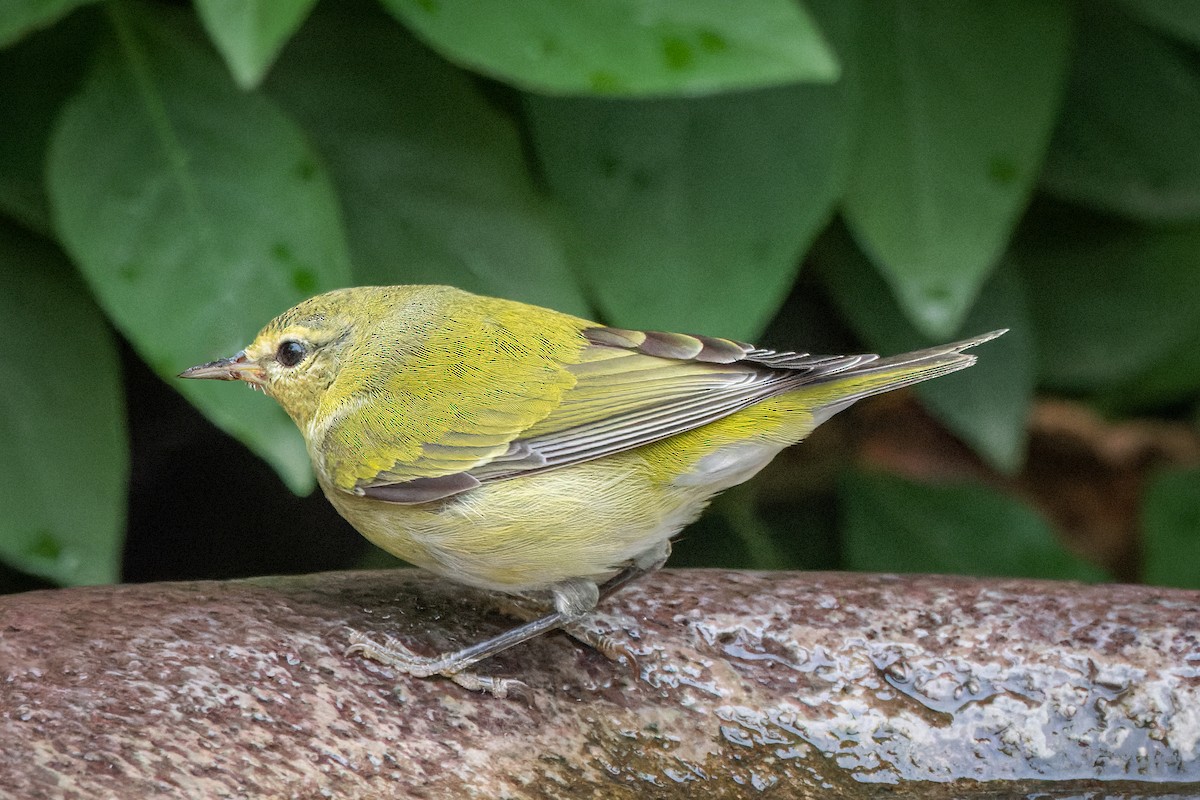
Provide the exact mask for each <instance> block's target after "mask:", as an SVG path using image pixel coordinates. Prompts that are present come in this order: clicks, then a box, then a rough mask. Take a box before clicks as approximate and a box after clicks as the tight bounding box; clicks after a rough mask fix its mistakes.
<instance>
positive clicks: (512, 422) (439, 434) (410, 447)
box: [180, 285, 1005, 696]
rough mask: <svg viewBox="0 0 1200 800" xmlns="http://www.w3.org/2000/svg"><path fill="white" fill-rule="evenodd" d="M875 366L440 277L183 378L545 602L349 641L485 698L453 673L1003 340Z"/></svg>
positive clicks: (449, 571)
mask: <svg viewBox="0 0 1200 800" xmlns="http://www.w3.org/2000/svg"><path fill="white" fill-rule="evenodd" d="M1004 332H1005V331H1004V330H998V331H992V332H989V333H985V334H982V335H980V336H976V337H973V338H969V339H964V340H962V341H958V342H954V343H951V344H946V345H942V346H937V347H930V348H927V349H922V350H916V351H913V352H909V353H905V354H902V355H896V356H891V357H888V358H880V357H879V356H877V355H874V354H856V355H820V356H818V355H809V354H806V353H800V352H788V351H777V350H771V349H766V348H761V347H756V346H754V345H750V344H746V343H743V342H740V341H736V340H734V339H727V338H721V337H716V336H704V335H690V334H680V333H669V332H662V331H644V330H634V329H627V328H620V327H614V326H609V325H604V324H600V323H597V322H593V321H590V320H587V319H583V318H580V317H576V316H573V315H570V314H566V313H561V312H558V311H554V310H552V309H548V308H542V307H539V306H534V305H529V304H526V303H521V302H517V301H513V300H506V299H501V298H494V297H486V296H482V295H477V294H472V293H469V292H466V291H462V290H460V289H456V288H453V287H449V286H436V285H403V286H362V287H352V288H344V289H337V290H334V291H330V292H326V293H324V294H319V295H316V296H314V297H311V298H309V299H307V300H304V301H303V302H301V303H299V304H298V305H296V306H295V307H293V308H291V309H290V310H288V311H285V312H284V313H282V314H280V315H279V316H278V317H276V318H275V319H273V320H271V321H270V322H269V323H267V325H266V326H265V327H264V328H263V329H262V330H261V331H260V332H259V333H258V335H257V336H256V337H255V338H254V340H253V341H252V342H251V343H250V344H249V345H247V346H246V347H245V348H244V349H243V350H241V351H239V352H237V353H235V354H234V355H232V356H229V357H226V358H220V359H217V360H215V361H210V362H208V363H204V364H199V365H197V366H194V367H191V368H189V369H187V370H185V371H183V372H182V373H180V377H182V378H191V379H218V380H240V381H243V382H245V383H246V384H248V385H249V386H250V387H251V388H253V389H256V390H259V391H262V392H264V393H265V394H267V395H270V396H271V397H273V398H274V399H275V400H276V401H277V402H278V403H279V405H280V406H282V407H283V409H284V411H286V412H287V414H288V415H289V416H290V417H291V418H292V420H294V421H295V423H296V425H297V427H298V428H299V430H300V432H301V433H302V434H303V437H304V440H305V443H306V445H307V449H308V454H309V456H310V458H311V461H312V465H313V469H314V472H315V473H316V478H317V482H318V484H319V486H320V488H321V490H322V491H323V492H324V494H325V496H326V497H327V498H328V500H329V502H330V503H332V505H333V506H334V508H335V509H337V511H338V512H339V513H340V514H341V515H342V516H343V517H344V518H345V519H346V520H347V521H348V522H349V523H350V524H351V525H352V526H353V527H354V528H355V529H357V530H358V531H359V532H360V533H361V534H362V535H363V536H365V537H366V538H367V539H368V540H369V541H371V542H372V543H374V544H375V545H377V546H379V547H380V548H382V549H383V550H386V551H387V552H389V553H391V554H392V555H395V556H397V557H399V558H401V559H403V560H405V561H407V562H409V563H411V564H414V565H416V566H418V567H422V568H424V569H426V570H429V571H431V572H433V573H436V574H438V575H441V576H444V577H445V578H448V579H450V580H452V581H457V582H459V583H463V584H467V585H470V586H473V587H477V588H480V589H485V590H490V591H492V592H497V593H500V596H501V597H513V598H530V597H536V598H542V600H541V601H539V602H540V603H541V604H540V605H539V606H537V609H538V610H537V611H536V613H532V614H530V615H529V617H530V618H528V619H525V620H524V621H523V622H522V623H521V624H518V625H516V626H515V627H513V628H512V629H510V630H507V631H505V632H503V633H501V634H500V635H498V636H495V637H492V638H490V639H487V640H485V641H482V642H479V643H478V644H475V645H472V646H469V647H466V648H463V649H461V650H458V651H456V652H451V653H446V654H441V655H438V656H435V657H428V656H421V655H418V654H416V653H415V652H413V651H412V650H410V649H409V648H408V647H406V646H405V645H403V644H401V643H400V642H398V641H397V640H395V639H394V638H390V637H389V638H388V639H387V640H386V641H384V642H382V643H380V642H376V641H373V640H371V639H370V638H369V637H366V636H364V635H363V634H361V633H357V632H355V633H353V635H352V644H351V646H350V647H349V648H348V650H347V652H348V653H358V654H360V655H362V656H365V657H367V658H371V659H374V660H376V661H379V662H382V663H384V664H387V665H389V666H391V667H394V668H395V669H397V670H398V671H399V672H402V673H407V674H409V675H413V676H417V677H429V676H434V675H441V676H445V677H448V678H451V679H453V680H454V681H456V682H458V683H459V684H461V685H463V686H465V687H467V688H469V689H474V690H482V691H489V692H492V693H493V694H496V695H499V696H504V695H506V694H508V693H509V691H510V690H513V689H516V688H520V687H523V686H524V684H523V683H522V682H521V681H520V680H518V679H509V678H490V677H484V676H480V675H476V674H474V673H473V672H470V671H469V670H468V668H469V667H470V666H472V665H474V664H476V663H478V662H479V661H481V660H483V659H485V658H488V657H490V656H492V655H495V654H496V653H498V652H500V651H502V650H506V649H508V648H509V647H512V646H514V645H517V644H520V643H521V642H524V641H527V640H529V639H532V638H534V637H536V636H538V635H541V634H542V633H545V632H547V631H550V630H554V629H557V628H564V629H567V630H571V629H572V627H575V628H578V627H579V626H578V623H579V622H580V621H581V620H583V619H584V618H585V617H586V615H587V614H588V613H589V612H591V611H592V610H593V609H594V608H595V607H596V605H597V603H598V602H599V601H600V600H601V599H603V598H605V597H607V596H609V595H610V594H612V593H613V592H615V591H617V590H618V589H619V588H620V587H622V586H624V585H625V584H627V583H628V582H629V581H631V580H634V579H637V578H640V577H642V576H644V575H646V574H648V573H651V572H653V571H654V570H656V569H658V568H659V567H661V566H662V565H663V564H664V563H665V562H666V560H667V557H668V555H669V554H670V549H671V540H672V538H673V537H674V536H675V535H676V534H678V533H679V532H680V531H681V530H682V529H683V528H684V527H685V526H687V525H688V524H689V523H691V522H692V521H694V520H695V519H696V518H697V517H698V516H699V515H700V513H701V512H702V511H703V509H704V508H705V506H706V505H707V504H708V503H709V501H710V500H711V499H712V498H713V497H714V496H715V495H717V494H718V493H719V492H721V491H722V490H724V489H728V488H729V487H732V486H734V485H737V484H740V483H742V482H744V481H747V480H749V479H750V478H752V477H753V476H754V475H755V474H756V473H758V472H759V471H760V470H761V469H762V468H763V467H765V466H766V465H767V464H768V463H769V462H770V461H771V460H772V458H774V457H775V456H776V455H777V454H778V453H779V452H780V451H781V450H783V449H784V448H786V447H788V446H790V445H792V444H795V443H797V442H799V441H801V440H802V439H804V438H805V437H806V436H808V435H809V434H810V433H811V432H812V431H813V429H815V428H816V427H817V426H818V425H820V424H821V423H822V422H824V421H825V420H827V419H829V418H830V417H831V416H833V415H834V414H836V413H838V412H839V411H841V410H843V409H845V408H847V407H849V406H850V405H851V404H853V403H855V402H857V401H858V400H861V399H863V398H865V397H870V396H872V395H876V394H880V393H882V392H886V391H890V390H893V389H898V388H900V387H904V386H909V385H911V384H914V383H917V382H919V381H924V380H928V379H930V378H934V377H937V376H940V375H945V374H948V373H951V372H954V371H957V370H960V369H963V368H965V367H968V366H970V365H971V364H973V363H974V362H975V356H974V355H972V354H968V353H966V352H965V351H966V350H967V349H968V348H971V347H974V346H976V345H979V344H982V343H984V342H986V341H989V340H991V339H994V338H995V337H997V336H999V335H1001V334H1002V333H1004Z"/></svg>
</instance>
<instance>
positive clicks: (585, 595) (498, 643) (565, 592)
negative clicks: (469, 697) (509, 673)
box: [346, 579, 600, 697]
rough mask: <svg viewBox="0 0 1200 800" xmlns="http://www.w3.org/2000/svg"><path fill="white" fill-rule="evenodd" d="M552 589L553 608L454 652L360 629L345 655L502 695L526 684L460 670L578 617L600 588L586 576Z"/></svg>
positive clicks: (588, 607) (590, 606) (352, 637)
mask: <svg viewBox="0 0 1200 800" xmlns="http://www.w3.org/2000/svg"><path fill="white" fill-rule="evenodd" d="M551 593H552V594H553V596H554V611H552V612H550V613H548V614H545V615H544V616H541V617H539V618H537V619H534V620H531V621H529V622H526V623H524V624H523V625H518V626H517V627H515V628H513V629H511V630H507V631H505V632H504V633H502V634H500V635H499V636H493V637H492V638H491V639H485V640H484V641H482V642H479V643H478V644H474V645H471V646H470V647H464V648H463V649H462V650H459V651H457V652H453V653H443V654H442V655H440V656H435V657H433V658H428V657H426V656H419V655H417V654H415V653H413V652H412V651H411V650H409V649H408V648H407V647H405V646H404V645H403V644H401V643H400V642H399V641H397V640H396V639H393V638H391V637H388V638H387V639H386V640H384V642H383V644H378V643H376V642H374V641H372V640H370V639H369V638H367V637H366V636H364V635H363V634H361V633H358V632H352V634H351V637H350V646H349V647H348V648H346V655H351V654H353V653H360V654H362V655H363V656H365V657H367V658H369V659H371V660H373V661H379V662H380V663H383V664H387V665H388V666H390V667H394V668H396V669H397V670H399V671H401V672H404V673H406V674H408V675H413V676H416V677H418V678H427V677H429V676H431V675H443V676H445V677H447V678H450V679H451V680H453V681H454V682H455V683H457V684H459V685H460V686H463V687H464V688H467V689H471V690H475V691H478V690H481V689H482V690H486V691H490V692H491V693H492V694H494V695H496V696H497V697H504V696H506V695H507V694H508V693H509V691H511V690H514V689H521V688H523V687H524V686H525V684H524V683H522V682H521V681H517V680H512V679H506V678H487V677H482V676H478V675H472V674H467V673H463V670H464V669H466V668H467V667H469V666H471V665H472V664H476V663H478V662H480V661H482V660H484V659H485V658H490V657H491V656H494V655H496V654H497V653H500V652H502V651H504V650H507V649H508V648H510V647H513V646H515V645H518V644H521V643H522V642H527V641H529V640H530V639H533V638H535V637H537V636H541V635H542V634H543V633H546V632H547V631H552V630H554V629H556V628H560V627H562V626H563V625H564V624H565V623H568V622H570V621H572V620H577V619H579V618H580V617H582V616H583V615H585V614H587V612H589V611H591V610H592V609H593V608H595V606H596V603H597V601H598V600H599V598H600V590H599V588H598V587H597V586H596V584H595V583H594V582H592V581H589V580H585V579H576V580H570V581H563V582H562V583H559V584H556V585H555V586H554V587H553V588H552V589H551Z"/></svg>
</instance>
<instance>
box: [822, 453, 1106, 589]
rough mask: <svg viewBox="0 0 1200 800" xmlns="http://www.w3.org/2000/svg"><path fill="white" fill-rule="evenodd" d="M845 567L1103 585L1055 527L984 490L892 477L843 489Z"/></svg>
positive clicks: (849, 480)
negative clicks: (1057, 536)
mask: <svg viewBox="0 0 1200 800" xmlns="http://www.w3.org/2000/svg"><path fill="white" fill-rule="evenodd" d="M838 495H839V500H840V503H841V507H842V513H843V515H844V516H843V531H844V533H845V537H846V540H845V544H846V549H845V554H846V566H847V567H849V568H850V569H855V570H869V571H875V572H935V573H953V574H962V575H995V576H1021V577H1029V578H1069V579H1076V580H1101V579H1102V578H1103V577H1104V575H1103V573H1102V571H1101V570H1100V569H1098V568H1097V567H1094V566H1092V565H1091V564H1089V563H1087V562H1085V561H1083V560H1082V559H1080V558H1078V557H1076V556H1074V555H1072V554H1070V553H1069V552H1067V551H1066V550H1064V549H1063V547H1062V545H1060V544H1059V543H1058V541H1056V539H1055V537H1054V531H1053V530H1052V529H1051V527H1050V525H1049V524H1048V523H1047V522H1046V521H1045V520H1043V519H1042V518H1041V517H1039V516H1038V515H1037V514H1036V513H1035V512H1034V511H1033V510H1031V509H1029V508H1027V507H1026V506H1024V505H1022V504H1021V503H1019V502H1018V501H1016V500H1014V499H1012V498H1011V497H1007V496H1005V495H1002V494H1000V493H999V492H997V491H995V490H993V489H990V488H988V487H985V486H981V485H975V484H957V485H946V486H932V485H928V484H921V483H913V482H911V481H907V480H903V479H901V478H897V477H894V476H890V475H883V474H866V473H849V474H847V475H846V476H845V477H844V478H843V480H842V481H841V483H840V485H839V488H838Z"/></svg>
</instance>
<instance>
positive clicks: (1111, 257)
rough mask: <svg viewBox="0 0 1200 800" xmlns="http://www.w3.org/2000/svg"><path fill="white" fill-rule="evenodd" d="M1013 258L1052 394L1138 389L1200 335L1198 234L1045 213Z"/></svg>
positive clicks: (1020, 240)
mask: <svg viewBox="0 0 1200 800" xmlns="http://www.w3.org/2000/svg"><path fill="white" fill-rule="evenodd" d="M1034 219H1035V218H1034V217H1031V220H1034ZM1009 257H1010V258H1011V259H1012V260H1013V261H1014V262H1015V263H1016V264H1017V265H1018V266H1019V267H1020V269H1021V272H1022V274H1023V275H1024V276H1025V281H1026V285H1027V286H1028V290H1029V292H1028V296H1029V304H1030V314H1031V317H1032V319H1033V323H1034V328H1035V330H1036V331H1037V335H1036V337H1035V339H1036V341H1037V344H1038V347H1039V353H1038V369H1039V373H1040V382H1042V383H1045V384H1047V385H1049V386H1051V387H1053V388H1055V389H1059V390H1065V391H1074V392H1088V391H1096V390H1103V389H1110V388H1113V387H1115V386H1118V385H1121V384H1126V383H1131V382H1136V380H1137V379H1138V378H1140V377H1141V376H1142V375H1143V374H1145V373H1146V372H1147V371H1148V370H1149V369H1151V368H1152V367H1153V366H1154V365H1156V364H1168V363H1169V362H1170V360H1171V359H1172V358H1173V357H1174V355H1175V354H1177V353H1179V352H1180V351H1181V349H1182V348H1184V347H1185V346H1186V345H1187V344H1189V343H1191V342H1193V341H1195V339H1196V335H1195V331H1197V330H1200V281H1197V280H1196V263H1197V260H1198V259H1200V226H1192V227H1189V228H1180V229H1174V230H1155V229H1151V228H1143V227H1139V226H1136V225H1133V224H1122V223H1119V222H1115V221H1113V220H1111V219H1107V218H1088V217H1085V216H1082V215H1080V214H1079V213H1078V212H1071V211H1070V210H1068V211H1067V212H1066V213H1064V214H1056V213H1053V212H1052V211H1047V212H1046V213H1042V214H1039V215H1037V216H1036V221H1031V223H1030V224H1029V225H1028V226H1026V228H1025V229H1024V230H1023V231H1022V233H1021V235H1020V236H1019V237H1018V238H1017V240H1016V242H1015V243H1014V245H1013V248H1012V250H1011V251H1010V256H1009Z"/></svg>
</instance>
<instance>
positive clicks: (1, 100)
mask: <svg viewBox="0 0 1200 800" xmlns="http://www.w3.org/2000/svg"><path fill="white" fill-rule="evenodd" d="M0 2H2V0H0ZM96 21H97V20H96V18H95V15H93V14H82V13H81V14H76V15H74V16H72V17H71V18H70V19H67V20H65V21H64V22H63V23H62V24H60V25H55V26H54V27H53V28H50V29H49V30H47V31H40V32H38V33H36V34H34V35H32V36H30V37H28V38H27V39H25V40H23V41H21V42H20V43H18V44H16V45H14V46H12V47H10V48H8V49H7V50H3V51H0V108H2V109H10V110H12V115H13V122H12V123H11V124H0V211H2V212H4V213H6V214H9V215H10V216H12V217H13V218H14V219H16V220H18V221H20V222H21V224H23V225H25V226H26V227H28V228H30V229H32V230H35V231H37V232H38V233H41V234H47V235H48V234H49V233H50V230H51V225H50V208H49V204H48V202H47V200H46V189H45V186H44V185H43V181H44V175H43V171H44V166H45V162H46V145H47V143H48V141H49V139H50V128H51V126H52V125H53V123H54V118H55V116H56V115H57V114H58V109H59V107H60V106H62V104H63V102H64V101H65V100H66V99H67V97H68V95H70V93H71V92H72V91H73V90H74V88H75V87H76V86H77V85H78V84H79V81H80V79H81V78H82V77H83V74H84V70H85V69H86V67H87V64H88V62H89V60H90V55H91V52H92V50H93V45H94V42H95V38H96V37H95V23H96Z"/></svg>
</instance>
